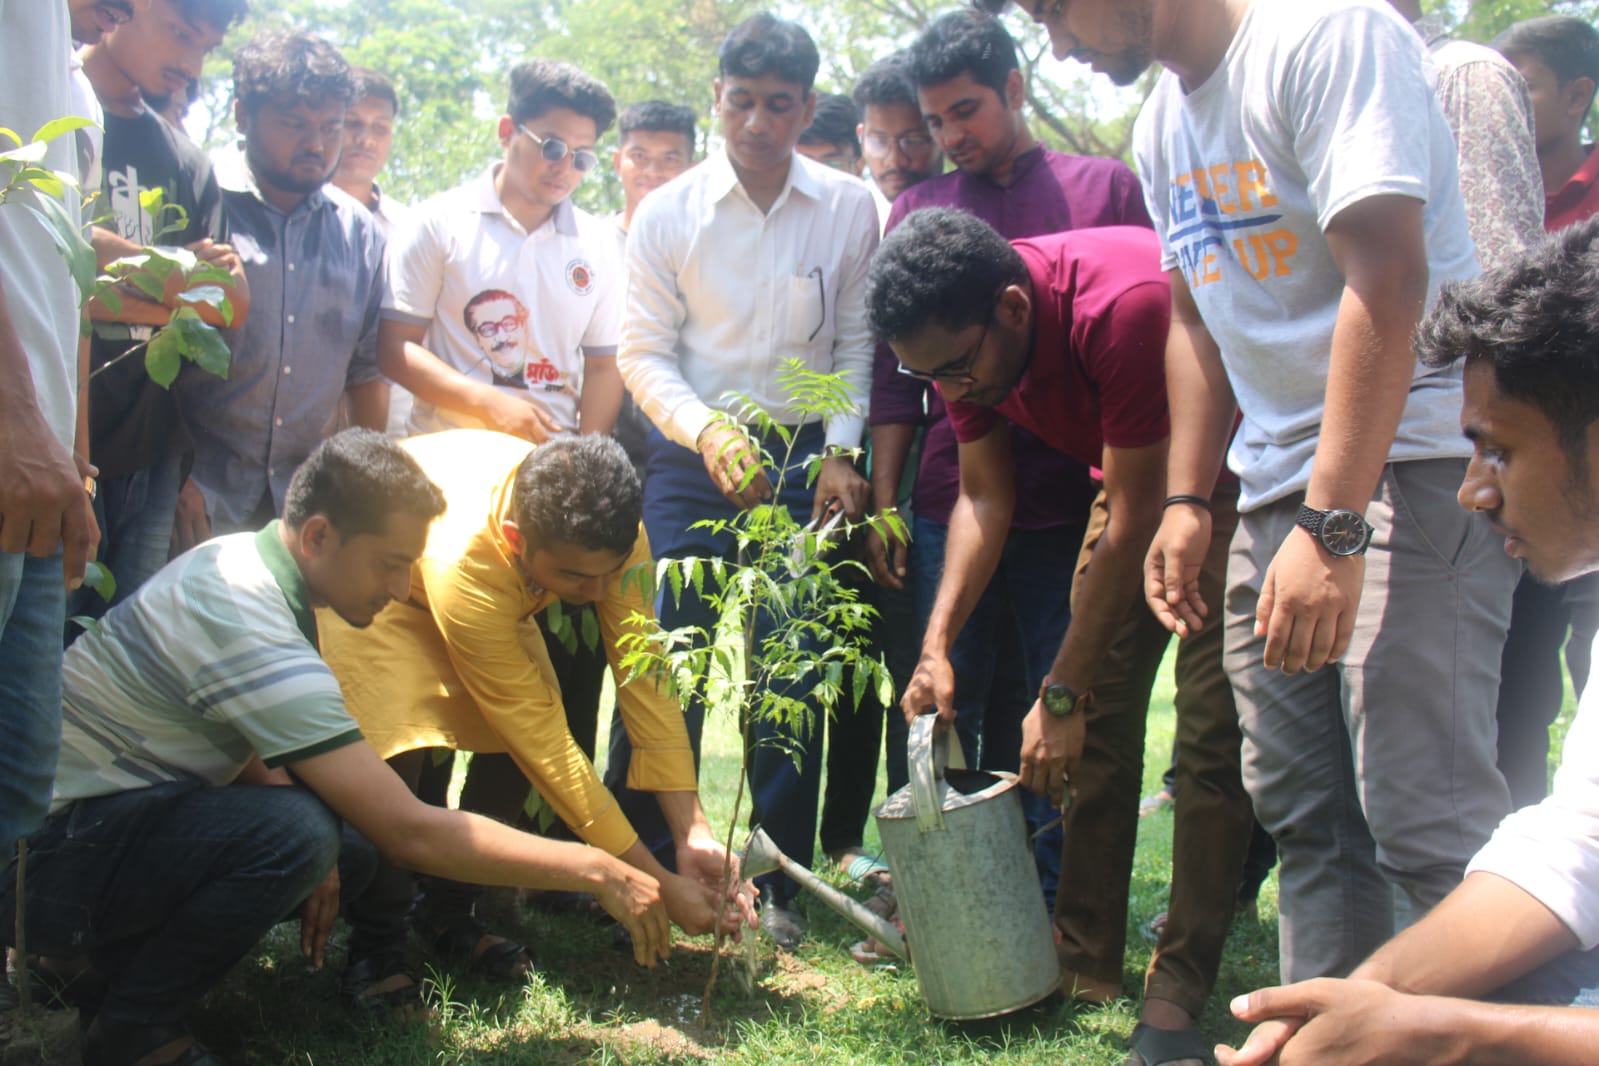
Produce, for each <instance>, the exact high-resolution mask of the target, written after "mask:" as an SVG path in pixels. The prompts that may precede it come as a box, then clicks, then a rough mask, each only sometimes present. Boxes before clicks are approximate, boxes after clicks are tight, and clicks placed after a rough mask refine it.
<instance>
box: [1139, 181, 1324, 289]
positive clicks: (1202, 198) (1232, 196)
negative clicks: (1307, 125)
mask: <svg viewBox="0 0 1599 1066" xmlns="http://www.w3.org/2000/svg"><path fill="white" fill-rule="evenodd" d="M1267 177H1268V175H1267V173H1266V166H1265V164H1263V163H1262V162H1260V160H1258V159H1247V160H1244V161H1242V162H1237V163H1219V164H1217V165H1215V166H1210V167H1200V168H1199V169H1197V170H1191V171H1188V172H1186V173H1183V174H1179V175H1177V176H1176V177H1175V178H1173V179H1172V183H1171V187H1170V189H1169V190H1168V196H1170V198H1171V215H1170V221H1169V223H1168V225H1169V226H1170V232H1169V233H1168V234H1167V236H1166V243H1167V246H1168V247H1170V248H1171V249H1172V252H1173V254H1175V255H1176V256H1177V262H1178V264H1179V265H1180V266H1181V267H1182V270H1183V274H1184V275H1185V276H1186V277H1187V278H1188V285H1189V287H1190V288H1194V289H1197V288H1199V287H1201V286H1203V285H1209V284H1210V283H1211V282H1214V281H1220V280H1221V276H1222V271H1223V269H1226V268H1224V266H1223V260H1224V259H1226V260H1229V261H1231V262H1232V263H1236V264H1237V267H1238V268H1239V269H1242V270H1243V271H1245V272H1246V273H1247V274H1248V275H1249V276H1250V277H1252V278H1254V279H1255V280H1256V281H1265V280H1266V279H1267V278H1270V277H1283V276H1286V275H1288V274H1291V273H1293V267H1292V264H1291V263H1290V260H1291V259H1292V258H1293V256H1294V253H1295V252H1296V251H1298V250H1299V238H1298V237H1297V236H1295V235H1294V232H1293V230H1291V229H1288V228H1286V227H1284V226H1280V225H1278V224H1279V223H1280V222H1281V221H1282V218H1283V216H1282V214H1281V212H1279V211H1276V210H1275V208H1276V207H1277V196H1276V194H1274V193H1273V192H1272V191H1271V186H1270V185H1269V184H1268V183H1267Z"/></svg>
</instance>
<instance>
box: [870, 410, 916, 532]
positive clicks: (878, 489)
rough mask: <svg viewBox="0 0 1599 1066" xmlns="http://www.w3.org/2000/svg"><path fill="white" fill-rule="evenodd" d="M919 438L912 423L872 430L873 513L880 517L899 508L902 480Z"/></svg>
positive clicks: (898, 423)
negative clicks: (912, 450)
mask: <svg viewBox="0 0 1599 1066" xmlns="http://www.w3.org/2000/svg"><path fill="white" fill-rule="evenodd" d="M915 439H916V426H915V425H914V424H913V423H910V422H885V423H884V424H882V425H880V426H873V427H872V510H874V511H876V512H877V513H878V514H882V513H884V512H885V511H888V510H889V509H891V508H893V507H897V506H899V484H900V479H901V478H902V477H904V475H905V460H906V459H907V458H908V457H909V456H910V451H911V443H912V442H913V441H915Z"/></svg>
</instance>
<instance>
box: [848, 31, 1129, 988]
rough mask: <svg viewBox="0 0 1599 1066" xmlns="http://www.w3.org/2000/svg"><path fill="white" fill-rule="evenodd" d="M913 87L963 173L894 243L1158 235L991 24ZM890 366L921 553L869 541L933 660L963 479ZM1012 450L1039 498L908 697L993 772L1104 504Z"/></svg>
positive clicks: (935, 414) (918, 53)
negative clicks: (1071, 233) (1030, 107)
mask: <svg viewBox="0 0 1599 1066" xmlns="http://www.w3.org/2000/svg"><path fill="white" fill-rule="evenodd" d="M909 73H910V76H911V79H912V81H913V82H914V83H915V86H916V95H917V98H918V107H919V109H920V113H921V115H922V118H923V120H924V121H925V122H926V124H927V128H928V130H929V131H930V132H931V133H932V135H933V137H934V139H935V140H936V141H937V143H938V145H939V146H940V147H941V148H942V150H943V151H944V153H945V154H946V155H947V156H949V158H950V159H951V160H952V161H954V163H955V165H956V170H954V171H952V172H951V173H948V174H944V175H941V176H939V177H935V178H930V179H928V180H926V181H923V182H921V183H919V184H916V185H912V186H910V187H909V188H907V189H905V190H903V191H902V192H901V193H900V194H899V196H898V198H897V199H896V200H895V202H894V206H893V210H892V211H891V213H890V215H889V220H888V232H890V233H892V232H893V230H894V228H895V226H897V225H898V224H899V222H900V220H902V219H904V218H905V217H907V216H908V215H909V214H910V213H911V212H913V211H915V210H916V209H918V208H922V207H931V206H938V207H955V208H960V209H961V210H964V211H968V212H970V213H972V214H973V215H975V216H976V217H978V218H980V219H982V220H983V221H985V222H987V223H988V224H989V225H990V226H992V227H993V228H994V229H995V230H997V231H998V232H999V233H1000V234H1001V235H1002V236H1003V237H1005V238H1006V239H1009V240H1015V239H1018V238H1023V237H1035V236H1039V235H1042V234H1046V233H1057V232H1062V231H1066V230H1073V229H1078V228H1082V227H1087V226H1108V225H1137V226H1147V225H1148V224H1149V216H1148V213H1147V212H1146V211H1145V209H1144V204H1143V197H1142V195H1141V194H1140V193H1139V191H1138V179H1137V178H1136V177H1135V176H1134V174H1133V172H1132V170H1131V169H1129V168H1128V167H1127V165H1126V164H1124V163H1121V162H1119V161H1117V160H1111V159H1089V158H1085V157H1082V156H1072V155H1064V154H1062V153H1059V152H1053V151H1050V150H1048V149H1046V148H1044V147H1042V146H1041V145H1039V144H1038V143H1037V141H1035V140H1034V139H1033V136H1032V133H1031V132H1030V131H1029V129H1028V126H1027V120H1026V116H1025V114H1024V111H1023V108H1024V106H1025V102H1024V97H1025V94H1024V86H1023V78H1022V72H1021V69H1020V63H1019V61H1018V59H1017V52H1016V44H1015V41H1013V40H1012V38H1011V36H1010V34H1009V33H1007V32H1006V30H1005V28H1004V26H1003V25H1001V24H1000V23H999V22H998V21H997V20H996V19H994V18H993V17H991V16H989V15H986V14H983V13H980V12H976V11H971V10H961V11H956V12H951V13H950V14H948V15H945V16H943V17H942V18H939V19H938V20H936V21H935V22H934V23H933V24H932V25H930V26H929V27H928V28H927V30H926V31H924V32H923V34H922V35H921V36H920V37H918V38H917V40H916V41H915V42H914V43H913V44H912V45H911V48H910V50H909ZM896 366H897V364H896V362H895V360H894V356H893V353H892V352H890V351H889V350H888V347H887V346H886V345H879V346H878V349H877V354H876V359H875V362H874V364H873V372H872V409H871V426H872V494H873V501H874V504H875V506H876V508H877V509H878V510H879V511H880V512H882V511H886V510H888V509H889V508H892V507H893V506H895V505H896V504H897V502H898V495H899V489H900V480H901V475H902V473H903V470H904V467H905V463H906V459H907V457H908V456H909V454H910V447H911V441H912V440H913V438H914V437H915V434H916V431H917V428H918V427H922V428H923V429H924V436H923V438H922V452H921V456H920V459H919V465H918V468H917V470H916V480H915V488H914V491H913V495H912V507H913V510H914V513H915V517H914V519H913V520H912V522H911V531H912V536H911V542H912V543H911V544H909V545H907V544H885V543H884V541H883V540H882V539H881V538H879V537H877V536H876V535H874V534H868V540H867V551H868V560H869V562H870V565H871V566H872V572H873V575H874V576H875V577H876V578H877V580H878V582H879V583H880V584H883V585H886V586H888V587H890V588H900V587H904V588H909V589H910V590H911V592H912V595H913V597H914V599H915V611H916V622H917V625H916V633H915V639H916V640H917V641H918V643H919V645H921V646H922V647H923V648H924V650H925V649H926V644H925V641H924V639H923V637H924V634H923V632H922V631H923V629H925V628H927V627H928V624H929V620H930V619H931V618H932V617H933V612H934V603H935V601H936V599H937V593H938V588H939V583H940V579H941V576H942V574H943V565H944V558H945V545H946V543H947V541H948V538H949V533H950V528H951V524H952V522H953V513H954V509H955V505H956V500H957V497H958V496H959V494H960V481H961V468H960V462H959V458H958V452H957V442H956V437H955V433H954V429H953V427H952V426H951V424H950V422H949V420H948V419H947V418H946V417H945V409H944V404H943V401H942V400H941V399H940V398H939V396H938V393H937V392H936V391H935V390H933V389H931V388H930V387H929V386H928V385H927V384H926V383H925V382H920V381H916V380H914V379H912V378H910V377H907V376H905V375H903V374H899V373H896V372H895V368H896ZM1011 450H1012V455H1013V457H1014V459H1015V462H1016V469H1017V471H1018V475H1017V483H1018V484H1021V485H1024V486H1036V487H1037V491H1023V492H1021V493H1019V494H1018V498H1017V501H1016V507H1015V510H1014V513H1013V515H1012V519H1011V524H1010V526H1009V527H1007V529H1006V531H1005V533H1004V534H1003V539H1004V541H1005V545H1006V547H1005V552H1004V555H1003V557H1002V559H1001V562H1000V564H999V566H998V568H997V569H996V571H995V573H994V577H993V580H992V581H990V582H988V585H989V589H988V591H987V592H986V593H985V595H984V596H983V597H982V599H981V600H980V601H979V603H978V605H977V607H976V608H975V610H974V611H973V613H972V618H971V620H970V621H969V622H968V623H967V625H966V626H965V628H964V629H956V630H954V631H952V632H951V633H949V634H948V636H949V639H950V646H949V647H948V648H947V649H942V650H941V651H940V654H938V655H936V656H931V657H929V656H926V655H924V656H923V663H922V664H921V665H919V666H918V669H917V671H916V673H915V674H914V675H913V677H912V680H911V683H910V685H909V687H908V690H907V695H908V696H915V698H916V700H917V701H920V702H922V703H923V704H924V706H925V705H927V704H931V703H932V702H933V701H934V698H935V697H934V696H933V694H932V693H933V692H934V691H936V692H937V696H936V698H937V699H938V700H939V701H940V703H941V705H943V704H947V703H948V702H949V700H950V699H951V698H953V701H954V705H955V707H956V708H957V711H956V714H955V731H956V733H957V735H958V736H959V737H960V740H961V745H962V748H963V749H964V751H965V754H966V758H967V760H968V762H973V761H975V762H976V763H977V764H978V765H981V766H983V767H984V768H985V769H997V770H1015V769H1017V767H1018V762H1017V759H1018V753H1019V751H1020V749H1021V728H1022V720H1023V718H1024V717H1025V716H1026V715H1027V713H1028V710H1029V708H1031V707H1033V706H1034V704H1035V702H1036V693H1037V689H1038V682H1039V679H1040V678H1042V677H1043V675H1044V672H1045V670H1046V669H1047V667H1048V660H1049V659H1050V658H1051V657H1052V656H1053V653H1054V649H1055V647H1057V646H1058V645H1059V642H1060V639H1061V634H1062V633H1064V632H1065V631H1066V626H1067V622H1068V620H1069V618H1070V610H1069V607H1068V604H1069V602H1070V599H1071V589H1072V583H1073V579H1074V578H1073V575H1074V571H1075V569H1076V560H1077V556H1078V551H1079V549H1080V548H1081V546H1082V543H1083V537H1084V534H1085V532H1086V531H1087V528H1088V521H1089V517H1090V515H1091V513H1092V510H1093V505H1094V499H1095V496H1096V494H1097V492H1098V489H1097V486H1096V485H1095V484H1094V482H1093V479H1092V478H1091V476H1090V473H1089V469H1088V465H1087V464H1084V463H1082V462H1080V461H1078V460H1077V459H1075V458H1072V457H1070V456H1068V455H1065V454H1063V453H1061V452H1058V451H1056V450H1054V449H1052V448H1050V447H1048V446H1047V445H1046V444H1045V443H1044V442H1042V441H1040V440H1039V439H1038V438H1037V437H1035V436H1034V435H1033V434H1032V433H1030V432H1028V431H1027V430H1025V429H1019V430H1017V431H1016V432H1015V433H1014V434H1013V436H1012V439H1011ZM1112 533H1113V539H1114V538H1115V536H1116V535H1119V533H1120V523H1119V521H1118V523H1117V526H1116V527H1115V528H1113V530H1112ZM1007 659H1009V661H1007ZM935 660H936V661H935ZM1013 664H1014V665H1013ZM951 672H952V674H953V680H952V681H951V684H952V685H953V687H954V692H953V696H952V697H951V696H950V695H949V694H947V693H944V692H943V690H942V687H941V682H934V675H935V674H936V675H938V676H939V677H944V676H946V675H947V674H949V673H951ZM930 682H933V683H931V684H930ZM996 690H997V691H996ZM906 730H907V726H906V724H905V720H904V718H903V717H902V716H900V715H892V714H891V715H889V720H888V733H887V737H888V739H887V752H888V760H887V764H888V783H889V787H890V788H896V787H898V786H900V785H902V784H903V783H904V782H905V780H906V778H907V775H906V769H905V736H906ZM1030 817H1031V818H1032V819H1033V821H1034V823H1035V824H1042V823H1043V822H1045V821H1048V820H1050V818H1051V817H1052V815H1050V814H1049V812H1048V811H1047V810H1045V809H1044V804H1043V801H1042V800H1039V801H1036V803H1034V804H1033V807H1032V809H1031V810H1030ZM1035 854H1036V856H1037V858H1038V862H1039V868H1040V876H1041V877H1042V879H1043V881H1044V890H1045V896H1046V901H1047V900H1049V899H1052V898H1053V896H1054V888H1055V880H1056V878H1055V871H1056V868H1057V864H1058V861H1059V856H1060V834H1059V832H1058V831H1056V830H1051V831H1049V832H1047V833H1045V834H1044V835H1043V836H1041V837H1040V839H1039V841H1038V846H1037V848H1036V851H1035ZM1118 971H1119V967H1118Z"/></svg>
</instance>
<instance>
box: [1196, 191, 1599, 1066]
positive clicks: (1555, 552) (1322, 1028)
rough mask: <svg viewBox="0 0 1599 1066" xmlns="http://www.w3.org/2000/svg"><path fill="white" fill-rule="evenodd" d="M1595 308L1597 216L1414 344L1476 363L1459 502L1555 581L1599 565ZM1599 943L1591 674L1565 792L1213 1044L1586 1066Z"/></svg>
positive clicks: (1504, 827)
mask: <svg viewBox="0 0 1599 1066" xmlns="http://www.w3.org/2000/svg"><path fill="white" fill-rule="evenodd" d="M1595 308H1599V220H1595V221H1593V222H1589V223H1584V224H1579V225H1578V226H1575V227H1572V228H1570V229H1567V230H1565V231H1563V232H1562V233H1560V234H1559V235H1558V236H1557V237H1555V238H1553V239H1551V240H1550V241H1548V242H1547V243H1545V244H1543V245H1541V246H1538V247H1535V248H1534V250H1533V251H1532V252H1530V253H1529V254H1528V255H1527V256H1526V257H1525V258H1524V259H1521V260H1518V261H1514V262H1512V263H1511V264H1509V265H1508V266H1507V267H1506V268H1505V269H1504V270H1501V271H1498V272H1496V273H1493V274H1489V275H1487V276H1485V277H1484V278H1482V279H1481V280H1480V281H1477V282H1472V283H1468V284H1465V285H1461V286H1458V287H1456V288H1454V289H1452V290H1450V291H1448V292H1446V293H1445V294H1444V298H1443V300H1442V302H1441V303H1440V305H1439V307H1438V308H1437V309H1436V310H1435V311H1434V312H1433V313H1432V315H1431V316H1430V317H1429V318H1428V320H1427V321H1426V322H1424V323H1423V325H1422V328H1421V331H1420V333H1419V335H1418V339H1417V348H1418V350H1419V354H1420V357H1421V360H1422V362H1424V363H1426V364H1428V365H1430V366H1448V365H1452V364H1455V363H1457V362H1459V361H1462V360H1463V361H1464V363H1465V368H1466V369H1465V404H1464V407H1463V409H1462V411H1461V415H1460V424H1461V428H1462V429H1464V431H1465V435H1466V436H1467V437H1468V438H1469V439H1470V440H1471V442H1472V444H1473V445H1474V446H1475V450H1476V454H1475V457H1474V458H1473V459H1472V461H1471V465H1470V467H1469V468H1468V470H1467V473H1466V477H1465V480H1464V481H1463V482H1462V484H1461V485H1460V503H1461V506H1463V507H1467V508H1470V509H1472V510H1475V511H1479V512H1482V513H1484V514H1486V515H1487V516H1488V517H1489V518H1490V519H1491V520H1492V522H1493V526H1494V530H1495V532H1496V533H1498V534H1500V535H1502V536H1503V537H1504V550H1505V551H1506V552H1507V553H1508V554H1510V555H1513V556H1515V557H1516V558H1518V559H1522V560H1525V562H1526V564H1527V570H1528V572H1529V573H1530V574H1532V575H1533V576H1534V577H1535V578H1536V579H1538V580H1540V581H1544V582H1547V583H1551V584H1552V583H1555V582H1561V581H1569V580H1570V579H1572V578H1574V577H1577V576H1579V575H1583V574H1591V573H1594V572H1595V571H1599V531H1596V529H1595V526H1594V515H1595V513H1599V431H1596V428H1595V427H1596V425H1599V385H1596V383H1599V316H1596V314H1595ZM1440 620H1442V621H1446V622H1448V621H1452V619H1448V618H1446V617H1444V616H1440ZM1596 945H1599V691H1596V690H1595V688H1594V687H1593V686H1589V687H1588V688H1587V690H1585V691H1584V693H1583V698H1582V703H1581V705H1580V706H1579V708H1578V710H1577V718H1576V721H1575V722H1573V723H1572V726H1571V731H1570V732H1569V733H1568V734H1567V735H1566V744H1565V755H1564V759H1563V761H1562V763H1561V766H1560V770H1559V772H1558V773H1557V774H1556V775H1555V783H1554V790H1553V791H1552V792H1551V794H1550V795H1549V796H1548V798H1546V799H1545V800H1544V801H1543V802H1542V803H1539V804H1536V805H1534V806H1531V807H1526V808H1523V809H1521V810H1519V811H1517V812H1516V813H1514V814H1512V815H1511V816H1510V817H1508V818H1506V819H1505V820H1504V821H1503V822H1502V823H1501V824H1500V826H1499V828H1498V829H1497V830H1496V831H1495V832H1494V835H1493V838H1492V839H1491V840H1489V842H1488V844H1487V846H1486V847H1484V848H1483V849H1482V850H1481V851H1479V852H1478V853H1477V855H1476V857H1475V858H1474V859H1472V861H1471V866H1470V868H1469V872H1468V873H1467V876H1466V879H1465V881H1464V882H1463V883H1462V884H1461V885H1460V886H1459V887H1458V888H1456V889H1455V891H1454V892H1452V893H1451V894H1450V895H1449V897H1448V898H1447V899H1445V900H1444V901H1443V902H1442V903H1440V904H1439V905H1438V906H1437V907H1436V908H1435V909H1434V910H1433V911H1432V913H1430V914H1428V915H1427V916H1426V917H1425V918H1423V919H1422V920H1421V921H1419V922H1418V923H1416V924H1415V925H1414V926H1412V927H1411V928H1410V929H1408V930H1406V931H1405V932H1403V933H1401V934H1400V935H1399V936H1397V937H1395V938H1394V939H1393V940H1392V941H1391V942H1390V943H1388V944H1387V945H1385V946H1384V947H1383V948H1382V949H1381V950H1380V951H1378V952H1377V953H1376V954H1375V955H1373V956H1372V957H1371V958H1370V959H1368V960H1366V962H1364V963H1362V964H1361V966H1360V967H1359V968H1358V969H1356V970H1355V971H1354V973H1353V974H1352V975H1351V980H1348V981H1334V980H1319V981H1310V982H1306V983H1304V984H1299V985H1294V986H1292V987H1288V988H1272V989H1266V990H1263V991H1260V992H1255V993H1253V994H1252V995H1249V996H1240V997H1238V999H1236V1000H1234V1001H1233V1012H1234V1013H1235V1014H1237V1015H1238V1016H1239V1017H1240V1018H1243V1019H1244V1020H1246V1021H1252V1022H1260V1023H1262V1024H1261V1025H1260V1026H1259V1027H1257V1028H1256V1030H1255V1032H1254V1033H1253V1034H1251V1036H1250V1038H1249V1040H1248V1042H1247V1043H1246V1044H1245V1045H1244V1046H1243V1047H1241V1048H1240V1049H1239V1050H1238V1051H1236V1052H1235V1051H1232V1050H1231V1049H1228V1048H1219V1049H1217V1056H1218V1058H1219V1059H1220V1061H1221V1063H1222V1066H1263V1064H1265V1063H1268V1062H1271V1063H1278V1062H1280V1063H1281V1064H1282V1066H1292V1064H1295V1063H1315V1064H1316V1066H1364V1064H1372V1063H1404V1064H1405V1066H1429V1064H1441V1063H1457V1062H1473V1063H1513V1064H1516V1066H1521V1064H1522V1063H1539V1064H1544V1066H1577V1064H1586V1063H1591V1062H1593V1061H1594V1047H1595V1044H1596V1043H1599V1010H1591V1009H1590V1010H1572V1009H1570V1007H1571V1006H1578V1007H1589V1008H1591V1007H1595V1006H1599V952H1596V951H1595V950H1594V949H1595V946H1596ZM1444 997H1460V998H1444ZM1484 999H1486V1000H1490V1001H1491V1002H1470V1000H1484ZM1505 1004H1538V1005H1540V1006H1530V1007H1529V1006H1506V1005H1505ZM1568 1005H1569V1006H1568ZM1285 1043H1286V1046H1284V1045H1285ZM1279 1053H1280V1058H1278V1057H1274V1056H1277V1055H1278V1054H1279Z"/></svg>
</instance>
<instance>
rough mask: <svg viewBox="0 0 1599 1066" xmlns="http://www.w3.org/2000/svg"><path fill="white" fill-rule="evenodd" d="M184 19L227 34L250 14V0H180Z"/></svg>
mask: <svg viewBox="0 0 1599 1066" xmlns="http://www.w3.org/2000/svg"><path fill="white" fill-rule="evenodd" d="M178 9H179V10H180V11H182V12H183V17H184V18H186V19H188V20H189V21H190V22H193V23H203V24H205V25H207V26H209V27H211V28H212V29H213V30H216V31H217V32H218V33H226V32H228V30H229V29H230V28H231V27H232V26H233V24H234V23H235V22H239V21H241V20H242V19H243V18H244V17H245V16H246V15H248V14H249V13H250V0H178Z"/></svg>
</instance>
